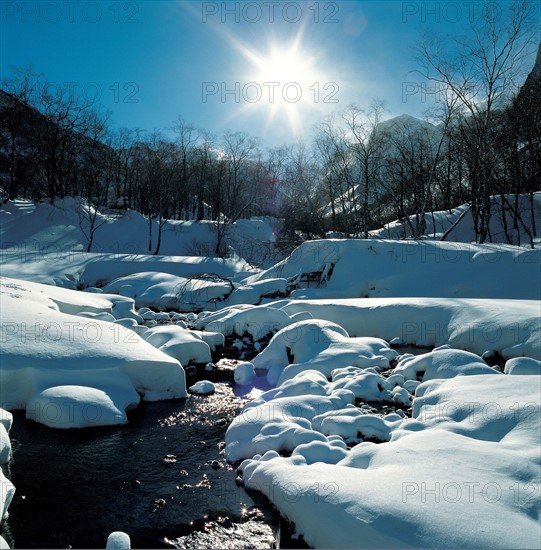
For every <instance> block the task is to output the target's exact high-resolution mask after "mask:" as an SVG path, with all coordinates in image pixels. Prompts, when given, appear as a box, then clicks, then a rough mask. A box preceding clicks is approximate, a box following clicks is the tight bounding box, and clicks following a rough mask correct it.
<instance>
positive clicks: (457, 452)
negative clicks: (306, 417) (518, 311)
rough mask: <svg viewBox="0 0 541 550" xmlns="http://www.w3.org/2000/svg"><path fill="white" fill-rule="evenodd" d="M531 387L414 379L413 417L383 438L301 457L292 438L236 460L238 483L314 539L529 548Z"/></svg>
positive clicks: (533, 453)
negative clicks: (289, 445) (281, 446)
mask: <svg viewBox="0 0 541 550" xmlns="http://www.w3.org/2000/svg"><path fill="white" fill-rule="evenodd" d="M540 384H541V378H540V377H538V376H535V377H532V376H475V375H474V376H461V377H455V378H452V379H449V380H432V381H429V382H424V383H423V384H421V386H419V388H418V390H417V394H418V397H417V398H416V399H415V401H414V419H413V420H410V421H399V420H398V419H396V426H395V427H394V428H393V429H392V430H391V439H390V441H389V442H386V443H380V444H374V443H367V442H365V443H360V444H359V445H357V446H355V447H354V448H353V449H351V450H349V451H346V454H345V456H344V458H342V459H341V460H338V461H337V460H336V459H337V457H336V456H335V455H336V453H334V454H332V455H331V454H330V453H325V452H321V453H320V454H319V456H317V452H316V451H314V453H313V454H315V455H316V456H315V460H313V458H312V456H311V455H310V453H307V452H305V450H304V447H299V450H298V451H297V450H296V449H293V451H292V455H291V457H290V458H282V457H279V456H277V454H276V453H275V454H273V453H272V452H271V453H267V454H266V455H263V456H259V455H258V456H256V457H255V458H254V459H252V460H245V461H244V462H243V463H242V464H241V469H242V474H243V479H244V483H245V486H246V487H247V488H249V489H253V490H258V491H261V492H263V493H264V494H265V495H266V496H267V497H268V498H269V499H270V500H271V501H272V502H273V503H274V504H275V505H276V506H277V507H278V509H279V510H280V512H281V513H282V514H283V515H285V516H286V517H288V518H289V519H290V520H291V521H293V522H294V523H295V527H296V531H297V533H299V534H302V535H303V536H304V538H305V540H306V541H307V542H308V544H310V545H311V546H312V547H314V548H320V547H323V548H355V547H358V546H359V541H362V544H363V545H364V546H367V547H370V548H376V547H377V548H382V547H385V548H391V547H392V548H405V547H411V546H413V547H423V548H441V547H446V548H449V547H450V548H488V547H490V548H538V547H539V540H541V526H540V523H539V521H538V520H539V518H538V514H539V506H540V504H541V497H540V494H539V491H538V488H539V481H540V480H539V468H540V459H539V438H540V437H541V434H540V416H539V404H540V390H541V386H540ZM346 410H347V409H346ZM330 414H331V413H329V416H328V417H330ZM337 415H338V418H339V411H337ZM344 418H345V417H344ZM354 418H356V419H358V420H356V421H359V422H360V421H361V420H362V419H363V418H367V420H366V422H369V419H370V418H371V417H370V416H369V415H366V416H365V415H356V416H355V417H354ZM391 420H392V419H391ZM318 422H319V420H317V421H314V424H316V423H318ZM383 422H384V419H380V420H379V423H380V425H382V423H383ZM312 445H314V443H312ZM324 446H325V442H324V441H322V443H321V444H320V447H322V448H323V447H324ZM318 459H322V460H318ZM323 461H326V463H324V462H323ZM314 518H317V521H314Z"/></svg>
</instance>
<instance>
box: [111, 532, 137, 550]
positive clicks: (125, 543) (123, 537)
mask: <svg viewBox="0 0 541 550" xmlns="http://www.w3.org/2000/svg"><path fill="white" fill-rule="evenodd" d="M130 548H131V540H130V537H129V535H128V534H127V533H124V532H123V531H113V532H112V533H111V534H110V535H109V536H108V537H107V544H106V546H105V549H106V550H129V549H130Z"/></svg>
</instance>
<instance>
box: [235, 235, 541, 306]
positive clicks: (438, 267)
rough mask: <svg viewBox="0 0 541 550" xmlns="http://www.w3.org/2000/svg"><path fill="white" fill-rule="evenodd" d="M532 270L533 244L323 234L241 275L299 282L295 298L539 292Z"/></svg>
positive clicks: (540, 260) (531, 295)
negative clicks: (254, 271)
mask: <svg viewBox="0 0 541 550" xmlns="http://www.w3.org/2000/svg"><path fill="white" fill-rule="evenodd" d="M316 274H317V275H316ZM540 274H541V250H540V249H536V250H528V249H524V248H517V247H512V246H505V245H494V244H492V245H491V244H485V245H476V244H464V243H448V242H435V241H380V240H376V239H369V240H335V239H327V240H318V241H308V242H305V243H303V244H301V245H300V246H299V247H298V248H296V249H295V251H294V252H293V253H292V254H291V255H290V256H289V257H288V258H286V259H285V260H283V261H282V262H280V263H278V264H276V265H275V266H274V267H272V268H270V269H268V270H266V271H264V272H262V273H259V274H256V275H253V276H250V277H248V278H247V279H246V281H245V282H246V283H247V284H253V283H254V282H256V281H261V280H264V279H269V278H277V277H280V278H286V279H290V280H292V281H293V282H296V283H297V284H298V285H299V286H300V289H299V290H296V291H294V292H293V294H292V297H293V298H298V299H311V298H322V299H324V298H363V297H365V298H380V297H393V296H397V297H398V296H400V297H405V296H408V297H411V296H420V297H449V298H513V299H525V300H529V299H533V300H539V299H540V298H541V287H540V285H539V277H540ZM314 277H315V281H314V282H310V280H313V278H314ZM518 281H520V284H518Z"/></svg>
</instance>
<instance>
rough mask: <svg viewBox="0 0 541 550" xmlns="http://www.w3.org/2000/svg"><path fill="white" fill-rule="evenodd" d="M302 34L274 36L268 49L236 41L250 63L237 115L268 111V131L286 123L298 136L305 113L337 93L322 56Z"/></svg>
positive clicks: (235, 43)
mask: <svg viewBox="0 0 541 550" xmlns="http://www.w3.org/2000/svg"><path fill="white" fill-rule="evenodd" d="M302 35H303V33H302V31H301V32H299V33H297V35H296V36H295V37H294V39H293V40H292V41H291V42H290V43H279V42H278V41H277V39H273V40H272V41H270V42H269V43H268V44H267V47H266V49H265V51H264V52H258V51H256V50H255V49H254V48H251V47H248V46H247V45H245V44H241V43H239V42H238V41H236V40H234V41H233V43H234V45H235V47H236V48H237V49H238V50H239V51H240V53H241V54H242V55H243V57H244V58H245V59H246V60H247V61H248V62H249V64H250V67H249V69H248V70H247V72H246V74H245V77H244V79H245V82H244V84H243V86H242V92H243V102H242V105H241V107H240V108H239V109H238V110H237V111H236V113H235V115H238V114H249V113H253V112H255V110H257V111H259V112H265V111H266V124H265V130H267V129H268V128H269V126H270V125H271V124H283V123H286V124H288V125H289V129H290V131H291V132H292V133H293V134H294V135H296V136H298V135H300V134H301V132H302V121H303V118H305V117H304V115H306V114H307V113H308V111H309V110H312V109H317V110H321V107H322V105H321V103H322V99H323V95H324V94H325V97H327V96H328V95H329V93H332V92H333V89H332V83H329V80H330V79H329V78H326V77H325V75H324V74H323V73H322V71H321V70H320V69H319V67H318V61H319V55H318V54H316V52H313V51H312V52H309V51H308V50H307V48H305V47H303V45H302ZM329 85H331V89H330V90H329ZM335 86H336V88H337V87H338V86H337V85H335ZM323 88H325V89H323Z"/></svg>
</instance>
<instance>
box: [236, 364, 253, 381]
mask: <svg viewBox="0 0 541 550" xmlns="http://www.w3.org/2000/svg"><path fill="white" fill-rule="evenodd" d="M254 378H255V368H254V365H253V364H252V363H249V362H246V361H244V362H242V363H239V364H238V365H237V366H236V367H235V373H234V379H235V384H239V385H240V386H247V385H248V384H250V383H251V382H252V381H253V380H254Z"/></svg>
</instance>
